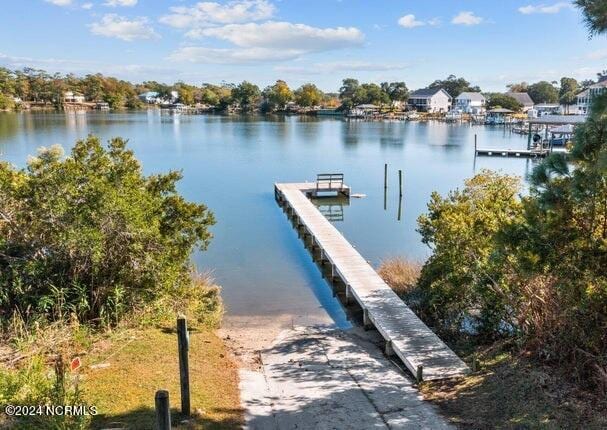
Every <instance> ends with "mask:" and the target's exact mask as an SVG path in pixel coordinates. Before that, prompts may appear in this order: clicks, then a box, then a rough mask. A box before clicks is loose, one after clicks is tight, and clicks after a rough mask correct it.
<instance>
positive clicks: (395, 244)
mask: <svg viewBox="0 0 607 430" xmlns="http://www.w3.org/2000/svg"><path fill="white" fill-rule="evenodd" d="M91 133H92V134H96V135H99V136H101V137H102V138H103V139H108V138H110V137H115V136H122V137H125V138H128V139H129V142H130V147H131V148H132V149H134V151H135V152H136V154H137V156H138V157H139V159H140V160H142V162H143V165H144V169H145V171H146V173H155V172H163V171H167V170H169V169H181V170H183V173H184V179H183V181H182V182H181V184H180V190H181V192H182V193H184V194H185V196H186V197H187V198H189V199H191V200H195V201H198V202H204V203H205V204H206V205H207V206H209V207H210V208H211V209H212V210H213V212H214V213H215V215H216V218H217V221H218V222H217V225H216V226H215V227H214V228H213V234H214V236H215V237H214V240H213V242H212V244H211V246H210V248H209V250H208V251H207V252H204V253H197V254H196V255H194V260H195V262H196V264H197V265H198V267H199V268H200V269H201V270H211V271H212V272H213V275H214V277H215V279H216V280H217V282H218V283H219V284H220V285H222V286H223V295H224V299H225V301H226V305H227V309H228V314H229V315H256V314H292V315H305V314H310V315H312V314H315V313H324V312H327V313H328V314H329V315H330V316H331V317H332V318H333V319H334V320H335V321H336V323H338V324H340V325H343V324H345V316H344V313H343V311H342V309H341V307H340V306H339V304H338V303H337V302H336V301H335V300H334V299H333V298H332V297H331V292H330V289H329V288H328V286H327V285H326V284H325V282H324V281H323V279H322V277H321V275H320V273H319V271H318V269H317V268H316V266H315V265H314V263H313V262H312V260H311V257H310V256H309V254H308V252H307V251H306V250H305V249H304V247H303V245H302V243H301V242H300V240H299V239H298V238H297V235H296V233H295V231H294V230H293V228H292V227H291V225H290V223H289V222H287V219H286V217H285V215H284V214H283V213H282V211H281V210H280V209H279V207H278V206H277V204H276V202H275V201H274V195H273V183H274V182H276V181H284V182H289V181H293V182H296V181H305V180H310V181H312V180H314V178H315V175H316V173H321V172H343V173H344V174H345V178H346V183H347V184H348V185H350V186H352V188H353V192H355V193H364V194H366V195H367V197H366V198H363V199H351V201H350V204H349V205H346V206H343V207H339V205H337V204H333V205H331V207H329V205H328V204H327V205H325V206H326V207H323V208H322V209H323V210H326V211H328V210H331V213H332V216H333V217H334V218H336V219H342V218H343V220H341V221H335V225H336V226H337V227H338V229H339V230H340V231H342V232H343V233H344V235H345V237H346V238H348V239H349V240H350V242H351V243H352V244H353V245H354V246H356V247H357V249H358V250H359V251H360V252H361V253H362V255H363V256H364V257H365V258H366V259H368V260H369V261H371V263H372V264H374V265H377V264H378V263H379V262H380V261H381V260H382V259H384V258H388V257H391V256H398V255H402V256H407V257H409V258H413V259H419V260H423V259H424V258H426V257H427V256H428V249H427V248H426V247H425V246H424V245H423V244H422V243H421V242H420V238H419V235H418V234H417V233H416V231H415V228H416V218H417V217H418V216H419V214H420V213H422V212H423V211H424V210H425V207H426V203H427V201H428V200H429V197H430V193H431V192H432V191H434V190H436V191H439V192H441V193H446V192H447V191H448V190H450V189H453V188H455V187H459V186H461V185H462V183H463V181H464V179H466V178H468V177H470V176H472V175H473V174H474V173H475V172H478V171H479V170H480V169H483V168H488V169H494V170H502V171H504V172H507V173H511V174H516V175H519V176H525V175H526V174H527V173H529V171H530V170H531V169H532V167H533V162H532V161H529V160H524V159H504V158H476V160H475V157H474V151H473V149H474V134H478V141H479V146H485V147H486V146H495V147H500V146H502V147H503V146H505V147H511V148H515V147H521V148H522V147H525V145H526V137H521V136H519V135H515V134H510V133H509V132H507V131H505V130H504V129H502V128H489V127H484V126H471V125H459V124H444V123H415V122H409V123H404V122H345V121H342V120H336V119H310V118H299V117H286V118H284V117H272V118H264V117H235V116H230V117H227V116H181V117H171V116H165V115H162V116H161V115H160V114H159V113H158V112H155V111H149V112H138V113H124V114H113V113H111V114H110V113H86V114H83V113H68V114H30V113H20V114H12V113H0V154H1V155H0V158H1V159H3V160H8V161H10V162H12V163H14V164H16V165H18V166H23V165H24V164H25V162H26V160H27V156H28V155H30V154H35V152H36V148H38V147H40V146H49V145H52V144H61V145H62V146H64V148H66V149H69V148H70V146H71V145H72V144H73V142H74V141H75V140H76V139H79V138H83V137H86V136H87V135H88V134H91ZM384 163H388V165H389V189H388V194H387V200H386V209H384V193H383V170H384ZM398 169H402V170H403V172H404V197H403V200H402V203H401V218H400V220H398V207H399V199H398V184H397V180H398V179H397V178H398Z"/></svg>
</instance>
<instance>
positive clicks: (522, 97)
mask: <svg viewBox="0 0 607 430" xmlns="http://www.w3.org/2000/svg"><path fill="white" fill-rule="evenodd" d="M506 95H507V96H509V97H512V98H513V99H515V100H516V101H517V102H519V103H520V104H522V105H523V106H525V107H528V106H533V105H534V104H535V103H534V102H533V99H532V98H531V97H529V94H527V93H512V92H511V93H506Z"/></svg>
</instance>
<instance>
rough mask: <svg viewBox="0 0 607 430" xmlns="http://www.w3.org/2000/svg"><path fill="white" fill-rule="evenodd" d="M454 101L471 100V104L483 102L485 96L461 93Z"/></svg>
mask: <svg viewBox="0 0 607 430" xmlns="http://www.w3.org/2000/svg"><path fill="white" fill-rule="evenodd" d="M455 99H456V100H457V99H459V100H472V101H473V102H483V101H485V96H484V95H482V94H481V93H473V92H463V93H461V94H460V95H459V96H457V97H456V98H455Z"/></svg>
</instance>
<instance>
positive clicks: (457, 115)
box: [445, 110, 463, 122]
mask: <svg viewBox="0 0 607 430" xmlns="http://www.w3.org/2000/svg"><path fill="white" fill-rule="evenodd" d="M462 117H463V115H462V113H461V112H459V111H454V110H452V111H451V112H447V115H445V121H447V122H454V121H461V120H462Z"/></svg>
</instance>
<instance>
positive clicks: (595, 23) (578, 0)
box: [575, 0, 607, 36]
mask: <svg viewBox="0 0 607 430" xmlns="http://www.w3.org/2000/svg"><path fill="white" fill-rule="evenodd" d="M575 4H576V5H577V6H578V7H579V8H580V9H582V13H583V14H584V21H585V23H586V26H587V27H588V31H589V33H590V35H591V36H593V35H599V34H602V33H605V32H606V31H607V3H606V2H605V1H604V0H575Z"/></svg>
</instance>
